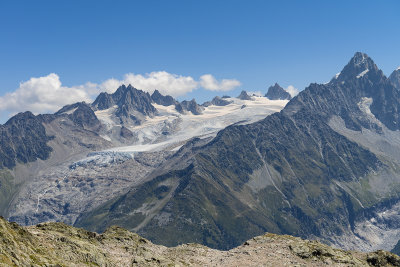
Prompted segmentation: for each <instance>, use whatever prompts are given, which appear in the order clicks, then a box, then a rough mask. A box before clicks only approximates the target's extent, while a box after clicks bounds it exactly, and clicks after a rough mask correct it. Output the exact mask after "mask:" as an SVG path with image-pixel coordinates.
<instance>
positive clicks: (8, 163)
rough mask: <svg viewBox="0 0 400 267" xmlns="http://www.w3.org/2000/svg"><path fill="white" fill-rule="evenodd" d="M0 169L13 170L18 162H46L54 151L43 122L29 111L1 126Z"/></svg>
mask: <svg viewBox="0 0 400 267" xmlns="http://www.w3.org/2000/svg"><path fill="white" fill-rule="evenodd" d="M0 132H1V137H0V168H4V167H7V168H10V169H11V168H13V167H14V166H15V165H16V164H17V163H18V162H20V163H27V162H31V161H35V160H36V159H42V160H45V159H47V158H48V157H49V155H50V152H51V151H52V149H51V148H50V147H49V146H48V145H47V142H48V141H49V140H50V139H51V137H50V136H47V135H46V131H45V128H44V127H43V125H42V123H41V120H40V119H39V118H37V117H36V116H34V115H33V114H32V113H31V112H29V111H27V112H24V113H19V114H17V115H15V116H14V117H12V118H11V119H9V120H8V121H7V122H6V123H5V124H4V125H0Z"/></svg>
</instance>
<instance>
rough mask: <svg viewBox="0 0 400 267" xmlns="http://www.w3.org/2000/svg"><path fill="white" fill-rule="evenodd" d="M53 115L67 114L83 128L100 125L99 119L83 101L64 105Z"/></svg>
mask: <svg viewBox="0 0 400 267" xmlns="http://www.w3.org/2000/svg"><path fill="white" fill-rule="evenodd" d="M54 115H61V116H68V117H69V118H70V119H71V121H73V122H74V123H75V124H76V125H78V126H80V127H83V128H93V127H100V121H99V120H98V118H97V117H96V115H95V113H94V111H93V109H92V108H91V107H90V105H88V104H87V103H85V102H78V103H75V104H71V105H66V106H64V107H63V108H62V109H60V110H59V111H57V112H56V113H55V114H54Z"/></svg>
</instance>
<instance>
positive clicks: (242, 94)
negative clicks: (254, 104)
mask: <svg viewBox="0 0 400 267" xmlns="http://www.w3.org/2000/svg"><path fill="white" fill-rule="evenodd" d="M237 98H239V99H241V100H251V96H249V95H248V94H247V92H246V91H244V90H243V91H242V92H240V95H238V97H237Z"/></svg>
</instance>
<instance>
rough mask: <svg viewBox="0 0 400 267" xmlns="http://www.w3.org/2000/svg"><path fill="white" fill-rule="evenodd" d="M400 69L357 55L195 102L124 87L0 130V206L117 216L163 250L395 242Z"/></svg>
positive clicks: (26, 216)
mask: <svg viewBox="0 0 400 267" xmlns="http://www.w3.org/2000/svg"><path fill="white" fill-rule="evenodd" d="M399 77H400V71H399V70H396V71H394V72H393V73H392V74H391V75H390V77H389V78H387V77H386V76H385V75H384V74H383V72H382V71H381V70H380V69H379V68H378V67H377V66H376V64H375V63H374V62H373V60H372V59H371V58H369V57H368V56H367V55H366V54H364V53H360V52H358V53H356V54H355V55H354V57H353V58H351V60H350V61H349V62H348V64H347V65H346V66H345V67H344V68H343V70H342V71H341V72H340V73H339V74H338V75H336V76H335V77H334V78H333V79H332V80H331V81H329V82H328V83H326V84H310V86H308V87H307V88H305V89H304V90H303V91H301V92H300V93H299V94H298V95H297V96H295V97H293V98H292V96H291V95H290V94H288V93H287V92H286V91H285V90H284V89H282V87H280V86H279V85H278V84H275V85H274V86H271V87H270V88H269V89H268V92H267V94H266V97H261V96H250V95H249V94H247V92H245V91H243V92H242V93H241V94H240V95H239V96H238V97H237V98H235V97H222V98H220V97H216V98H214V99H213V100H212V101H210V102H206V103H204V104H202V105H199V104H197V103H196V101H195V100H194V99H193V100H191V101H182V102H179V101H177V100H175V99H174V98H173V97H171V96H163V95H162V94H160V92H159V91H157V90H156V91H154V92H153V93H152V94H151V95H150V94H149V93H147V92H144V91H141V90H138V89H136V88H134V87H133V86H131V85H128V86H125V85H123V86H121V87H119V88H118V89H117V90H116V91H115V92H114V93H113V94H109V93H101V94H100V95H99V96H98V97H97V98H96V100H95V101H94V102H93V103H92V104H87V103H83V102H82V103H75V104H72V105H68V106H65V107H63V108H62V109H61V110H59V111H58V112H56V113H55V114H44V115H37V116H35V115H33V114H32V113H30V112H25V113H20V114H17V115H16V116H14V117H13V118H11V119H10V120H9V121H8V122H6V123H5V124H4V125H2V126H1V131H2V137H1V138H2V139H1V142H0V155H1V156H0V159H1V162H0V163H1V165H0V166H1V167H2V169H1V171H0V181H1V187H0V200H1V201H0V213H1V214H2V215H3V216H5V217H7V218H8V219H9V220H11V221H16V222H18V223H20V224H23V225H32V224H36V223H41V222H44V221H52V220H53V221H62V222H65V223H68V224H71V225H75V226H79V227H83V228H85V229H88V230H91V231H96V232H103V231H105V230H106V229H107V228H108V227H110V226H112V225H119V226H122V227H125V228H127V229H128V230H131V231H134V232H137V233H139V234H141V235H143V236H144V237H146V238H148V239H150V240H151V241H152V242H154V243H157V244H162V245H167V246H175V245H178V244H181V243H189V242H196V243H200V244H203V245H206V246H209V247H212V248H218V249H225V250H227V249H232V248H234V247H236V246H238V245H240V244H242V243H243V242H244V241H246V240H248V239H250V238H252V237H254V236H257V235H261V234H263V233H265V232H272V233H277V234H291V235H295V236H299V237H303V238H311V239H318V240H321V241H322V242H325V243H328V244H331V245H334V246H337V247H341V248H345V249H358V250H362V251H370V250H376V249H385V250H391V249H393V248H394V247H395V245H396V244H397V242H398V240H399V239H400V223H399V222H400V220H399V215H398V214H399V212H398V211H399V210H400V202H399V197H398V194H399V191H400V168H399V167H400V166H399V162H400V153H399V151H400V134H399V130H400V129H399V128H400V118H399V114H400V113H399V109H400V86H399Z"/></svg>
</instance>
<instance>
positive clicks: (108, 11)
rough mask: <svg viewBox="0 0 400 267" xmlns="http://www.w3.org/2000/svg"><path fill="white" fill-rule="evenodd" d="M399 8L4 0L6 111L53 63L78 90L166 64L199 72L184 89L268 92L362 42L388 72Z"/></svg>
mask: <svg viewBox="0 0 400 267" xmlns="http://www.w3.org/2000/svg"><path fill="white" fill-rule="evenodd" d="M399 13H400V1H396V0H384V1H366V0H364V1H357V0H354V1H349V0H347V1H307V0H304V1H282V0H281V1H258V0H251V1H244V0H243V1H236V0H229V1H228V0H227V1H222V0H214V1H207V0H202V1H198V0H196V1H195V0H185V1H183V0H182V1H173V0H171V1H161V0H160V1H151V0H147V1H90V0H85V1H54V0H52V1H42V0H40V1H18V0H17V1H15V0H14V1H7V0H3V1H1V2H0V36H1V38H0V62H1V64H0V96H1V98H0V104H2V105H3V108H2V107H0V112H1V113H0V118H3V120H4V117H5V116H7V115H8V114H10V113H15V112H17V111H23V110H25V109H27V108H29V107H31V106H29V105H28V104H27V105H25V103H26V101H32V102H34V101H36V100H37V98H38V96H36V95H34V94H33V93H32V96H31V97H30V98H28V100H26V99H25V100H24V101H25V102H24V101H19V100H18V101H17V100H15V99H13V100H12V101H14V102H15V103H14V102H13V103H14V104H13V105H14V106H12V105H11V104H9V103H10V102H12V101H11V100H10V101H9V98H10V97H12V96H13V97H15V98H16V97H25V96H23V95H26V94H27V93H28V94H29V90H30V88H31V87H32V86H33V85H32V84H36V87H38V86H40V84H41V83H40V82H39V83H35V82H34V81H33V82H32V83H26V84H24V85H23V86H22V87H23V88H25V89H24V90H25V91H21V92H22V93H21V92H20V94H14V95H11V94H12V92H14V91H16V90H18V89H19V88H20V87H21V86H20V83H21V82H27V81H29V80H30V79H31V78H32V77H36V78H39V77H48V75H49V74H51V73H54V74H56V75H57V77H53V76H52V78H54V79H53V80H52V81H51V84H53V85H54V84H56V85H55V86H59V85H57V83H58V82H60V83H62V85H61V86H62V87H65V88H64V89H65V90H64V91H60V92H62V93H63V94H65V95H72V94H74V93H75V92H77V93H79V92H78V91H79V90H81V89H82V88H83V87H84V86H82V85H84V84H87V82H91V83H95V84H98V85H99V84H102V83H103V82H104V81H106V80H108V79H110V78H114V79H117V80H124V77H125V76H124V75H125V74H127V73H133V74H135V75H139V74H140V75H142V76H143V77H144V78H148V76H146V73H151V72H159V71H165V72H166V73H168V74H174V75H178V76H183V77H186V78H187V77H190V78H193V80H194V81H195V82H197V83H198V85H197V87H196V88H199V89H192V92H189V93H182V92H181V93H179V94H178V99H181V100H182V99H191V98H192V97H195V98H196V99H198V100H199V102H203V101H205V100H207V99H209V98H211V97H212V96H214V95H223V94H228V95H237V94H239V92H240V90H242V89H245V90H248V91H261V92H266V90H267V88H268V86H269V85H271V84H273V83H275V82H278V83H280V84H281V85H282V86H283V87H287V86H289V85H293V86H295V87H296V88H298V89H300V90H302V89H304V88H305V87H306V86H307V85H308V84H310V83H311V82H319V83H321V82H326V81H328V80H329V79H330V78H331V77H332V76H333V75H334V74H335V73H337V72H339V71H340V70H341V68H342V67H343V66H344V65H345V64H346V63H347V62H348V61H349V59H350V58H351V57H352V56H353V54H354V53H355V52H356V51H362V52H365V53H367V54H368V55H369V56H371V57H372V59H373V60H374V61H375V63H377V65H378V66H379V67H380V68H381V69H383V71H384V73H385V74H386V75H389V74H390V73H391V72H392V71H393V70H394V69H396V68H397V67H398V66H400V53H399V47H400V34H399V29H400V27H399V26H400V25H399V24H400V16H399ZM204 74H211V75H212V77H214V78H215V79H216V80H217V85H219V86H221V83H218V82H221V80H222V79H228V80H234V81H239V82H240V84H241V85H240V86H233V85H234V84H235V83H234V84H233V85H232V86H231V87H232V88H233V89H232V90H231V91H227V92H222V91H211V90H205V89H202V88H201V87H202V83H201V82H200V81H201V78H200V77H201V76H202V75H204ZM178 76H174V77H178ZM136 78H137V77H136ZM57 79H58V80H59V81H57ZM135 81H136V80H135ZM46 82H47V81H46ZM236 85H237V84H236ZM33 87H34V86H33ZM36 87H35V88H36ZM70 87H73V88H75V89H74V90H71V91H68V90H69V89H68V88H70ZM78 87H79V88H81V89H79V88H78ZM100 87H101V86H100ZM100 87H99V86H97V87H96V88H97V89H96V90H99V88H100ZM217 87H218V86H217ZM76 88H78V89H76ZM101 88H102V87H101ZM218 88H219V87H218ZM218 88H216V89H218ZM227 88H228V89H229V86H227V87H226V88H225V89H227ZM38 90H39V89H38V88H36V93H37V92H38ZM82 90H86V89H82ZM166 90H167V89H166ZM39 92H40V90H39ZM43 92H46V91H45V90H44V91H43ZM7 93H8V94H7ZM91 93H92V94H93V92H91ZM21 95H22V96H21ZM78 95H79V94H78ZM82 97H86V99H87V97H88V96H87V95H85V96H82ZM78 98H79V97H78ZM73 100H75V98H74V99H73ZM41 101H43V100H41ZM51 101H52V100H51ZM53 102H54V101H53ZM60 103H61V102H60ZM5 106H7V108H5ZM32 108H33V107H32ZM42 108H43V109H46V105H44V106H43V107H42ZM52 108H53V109H54V107H52ZM50 109H51V108H50ZM37 111H40V107H39V106H38V108H37Z"/></svg>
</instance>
